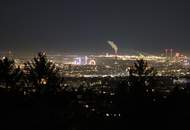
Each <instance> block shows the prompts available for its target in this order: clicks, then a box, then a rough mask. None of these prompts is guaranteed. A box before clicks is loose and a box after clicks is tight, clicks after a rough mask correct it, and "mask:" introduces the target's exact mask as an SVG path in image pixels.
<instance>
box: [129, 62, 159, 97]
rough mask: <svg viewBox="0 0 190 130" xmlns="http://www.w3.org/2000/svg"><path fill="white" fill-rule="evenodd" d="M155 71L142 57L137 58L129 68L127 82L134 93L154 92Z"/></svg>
mask: <svg viewBox="0 0 190 130" xmlns="http://www.w3.org/2000/svg"><path fill="white" fill-rule="evenodd" d="M155 75H156V71H155V70H154V68H152V67H149V66H148V63H147V62H146V61H144V60H143V59H139V60H137V61H136V62H135V63H134V66H132V67H131V68H130V69H129V83H130V86H131V89H132V91H133V92H134V93H135V94H138V95H142V96H144V94H146V95H147V94H152V92H154V89H153V87H154V77H155Z"/></svg>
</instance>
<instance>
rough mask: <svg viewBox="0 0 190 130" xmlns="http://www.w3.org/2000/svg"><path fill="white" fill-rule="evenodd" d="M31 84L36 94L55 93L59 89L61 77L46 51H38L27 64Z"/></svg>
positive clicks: (28, 78)
mask: <svg viewBox="0 0 190 130" xmlns="http://www.w3.org/2000/svg"><path fill="white" fill-rule="evenodd" d="M25 66H26V69H25V70H26V72H27V80H28V84H29V86H31V89H32V91H33V92H35V93H36V94H43V95H46V94H47V95H54V94H56V92H57V91H58V88H59V86H60V82H61V78H60V76H59V73H58V71H59V70H58V69H57V68H56V66H55V64H54V63H53V62H51V61H49V60H48V58H47V56H46V54H45V53H44V52H40V53H38V55H37V57H34V58H33V60H32V61H30V62H28V63H27V64H26V65H25Z"/></svg>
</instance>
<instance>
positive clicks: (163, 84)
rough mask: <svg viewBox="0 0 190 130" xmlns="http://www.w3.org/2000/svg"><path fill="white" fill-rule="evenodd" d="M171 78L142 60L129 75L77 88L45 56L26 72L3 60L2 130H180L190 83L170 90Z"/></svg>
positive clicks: (187, 113) (189, 112) (188, 114)
mask: <svg viewBox="0 0 190 130" xmlns="http://www.w3.org/2000/svg"><path fill="white" fill-rule="evenodd" d="M173 78H176V77H157V76H156V70H154V68H151V67H149V66H148V64H147V63H146V62H145V61H144V60H142V59H140V60H137V61H136V63H135V64H134V66H132V67H130V69H129V76H128V77H117V78H115V79H112V78H109V77H107V78H100V79H97V80H100V81H101V82H102V84H101V85H94V86H93V85H92V86H84V85H80V87H77V88H76V87H74V86H69V85H67V84H65V82H66V81H67V80H68V78H66V77H61V76H60V74H59V69H57V68H56V66H55V64H54V63H52V62H50V61H49V60H48V59H47V57H46V55H45V54H44V53H39V54H38V55H37V57H35V58H34V59H32V60H31V61H29V62H27V63H26V64H25V68H24V69H20V67H19V66H16V65H15V63H14V60H12V59H9V58H3V59H1V60H0V104H1V107H0V109H1V111H0V122H1V125H0V127H3V128H2V129H8V128H11V127H14V128H25V129H36V128H42V129H59V128H62V129H65V130H79V129H81V130H95V129H96V130H99V129H135V128H138V129H143V128H151V129H165V128H169V129H172V128H178V129H182V128H183V127H188V123H189V121H190V109H189V103H190V100H189V95H190V94H189V92H190V91H189V88H188V87H189V86H188V84H183V85H176V84H175V85H174V84H173V87H169V84H170V82H172V80H173ZM187 78H188V77H187ZM81 79H82V78H81ZM70 80H72V81H73V82H75V79H70ZM90 80H92V79H90V78H89V79H88V78H87V79H86V82H90ZM113 80H114V81H116V84H114V85H113V84H112V82H113ZM114 83H115V82H114ZM170 85H171V84H170ZM113 86H114V87H113ZM5 124H6V125H5Z"/></svg>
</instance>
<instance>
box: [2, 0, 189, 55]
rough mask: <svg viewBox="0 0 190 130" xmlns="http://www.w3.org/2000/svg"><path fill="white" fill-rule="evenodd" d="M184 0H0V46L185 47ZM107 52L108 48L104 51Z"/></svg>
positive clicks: (77, 48)
mask: <svg viewBox="0 0 190 130" xmlns="http://www.w3.org/2000/svg"><path fill="white" fill-rule="evenodd" d="M188 1H189V0H60V1H58V0H1V1H0V51H4V50H9V49H10V50H13V51H15V52H19V51H20V52H36V51H39V50H47V51H49V52H105V51H108V50H109V49H110V48H109V46H108V44H107V43H106V41H107V40H113V41H115V42H116V43H117V44H118V46H119V52H121V51H122V52H125V53H127V52H128V51H130V50H140V51H145V52H148V53H154V52H161V51H162V50H163V49H164V48H174V49H175V50H180V51H183V52H188V51H189V50H190V37H189V36H190V2H188ZM109 51H110V50H109Z"/></svg>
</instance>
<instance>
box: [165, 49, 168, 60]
mask: <svg viewBox="0 0 190 130" xmlns="http://www.w3.org/2000/svg"><path fill="white" fill-rule="evenodd" d="M165 55H166V58H168V49H165Z"/></svg>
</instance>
